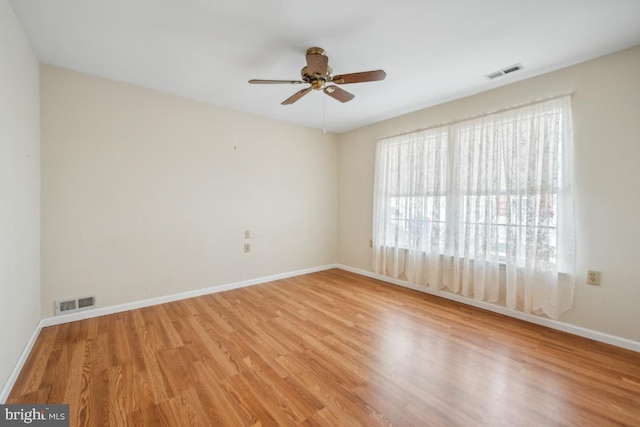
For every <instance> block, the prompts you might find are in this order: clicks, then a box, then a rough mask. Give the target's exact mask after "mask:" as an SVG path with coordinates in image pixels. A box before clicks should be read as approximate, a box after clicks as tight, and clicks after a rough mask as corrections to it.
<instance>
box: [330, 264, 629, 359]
mask: <svg viewBox="0 0 640 427" xmlns="http://www.w3.org/2000/svg"><path fill="white" fill-rule="evenodd" d="M337 268H340V269H342V270H345V271H350V272H352V273H356V274H360V275H362V276H366V277H370V278H372V279H377V280H381V281H383V282H387V283H391V284H393V285H397V286H402V287H403V288H409V289H413V290H416V291H419V292H424V293H426V294H430V295H434V296H437V297H441V298H446V299H449V300H452V301H457V302H460V303H462V304H466V305H471V306H473V307H478V308H482V309H484V310H488V311H492V312H494V313H499V314H503V315H505V316H509V317H514V318H516V319H520V320H524V321H526V322H530V323H535V324H537V325H541V326H546V327H548V328H551V329H556V330H559V331H563V332H567V333H570V334H573V335H578V336H580V337H584V338H589V339H592V340H594V341H600V342H603V343H606V344H611V345H614V346H616V347H621V348H625V349H627V350H633V351H637V352H640V342H638V341H632V340H629V339H626V338H621V337H617V336H615V335H609V334H605V333H604V332H598V331H594V330H592V329H587V328H583V327H581V326H576V325H571V324H569V323H564V322H560V321H557V320H553V319H549V318H546V317H540V316H536V315H535V314H528V313H523V312H521V311H514V310H509V309H508V308H506V307H503V306H500V305H496V304H491V303H487V302H484V301H477V300H474V299H472V298H467V297H463V296H461V295H456V294H452V293H450V292H446V291H434V290H433V289H429V288H425V287H422V286H415V285H411V284H410V283H408V282H406V281H404V280H398V279H394V278H392V277H387V276H382V275H380V274H376V273H373V272H371V271H366V270H361V269H359V268H354V267H349V266H348V265H342V264H338V266H337Z"/></svg>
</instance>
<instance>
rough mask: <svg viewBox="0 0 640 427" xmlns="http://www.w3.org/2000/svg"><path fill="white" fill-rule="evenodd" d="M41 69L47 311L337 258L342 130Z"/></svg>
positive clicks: (123, 300) (109, 302) (169, 291)
mask: <svg viewBox="0 0 640 427" xmlns="http://www.w3.org/2000/svg"><path fill="white" fill-rule="evenodd" d="M40 73H41V108H42V124H41V126H42V315H43V316H45V317H46V316H50V315H52V314H53V304H54V303H53V301H54V300H56V299H61V298H69V297H75V296H84V295H91V294H96V295H97V297H98V302H99V305H100V306H110V305H114V304H119V303H126V302H132V301H138V300H143V299H147V298H152V297H158V296H163V295H169V294H174V293H179V292H183V291H189V290H196V289H201V288H207V287H212V286H217V285H222V284H228V283H232V282H237V281H242V280H248V279H254V278H260V277H265V276H270V275H274V274H280V273H287V272H292V271H296V270H300V269H306V268H312V267H318V266H323V265H327V264H333V263H335V262H336V240H337V169H336V168H337V136H335V135H332V134H323V133H322V132H321V131H318V130H313V129H309V128H304V127H299V126H293V125H289V124H284V123H280V122H276V121H273V120H269V119H264V118H259V117H257V116H253V115H249V114H246V113H240V112H236V111H232V110H228V109H223V108H217V107H214V106H211V105H206V104H202V103H197V102H193V101H189V100H186V99H182V98H177V97H174V96H170V95H166V94H162V93H158V92H153V91H150V90H145V89H141V88H137V87H133V86H129V85H125V84H121V83H117V82H113V81H109V80H104V79H101V78H97V77H93V76H89V75H86V74H81V73H77V72H73V71H69V70H65V69H61V68H57V67H53V66H47V65H44V66H42V67H41V71H40ZM274 108H279V106H274ZM245 229H249V230H250V231H251V234H252V236H251V242H252V252H251V253H249V254H245V253H243V239H244V230H245Z"/></svg>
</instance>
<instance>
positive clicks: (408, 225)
mask: <svg viewBox="0 0 640 427" xmlns="http://www.w3.org/2000/svg"><path fill="white" fill-rule="evenodd" d="M376 156H377V157H376V174H375V184H374V189H375V197H374V230H373V242H374V251H373V266H374V271H376V272H377V273H379V274H384V275H389V276H392V277H395V278H400V279H404V280H407V281H409V282H410V283H412V284H416V285H421V286H428V287H430V288H432V289H441V288H448V289H449V290H450V291H452V292H454V293H458V294H461V295H464V296H467V297H470V298H475V299H478V300H482V301H488V302H498V301H501V302H503V303H504V304H506V306H507V307H508V308H510V309H514V310H521V311H524V312H527V313H531V312H535V313H545V314H547V315H548V316H550V317H552V318H558V317H559V316H560V315H561V314H562V313H563V312H564V311H566V310H568V309H570V308H571V304H572V300H573V286H574V282H575V279H574V276H575V272H574V269H575V231H574V208H573V191H572V176H573V167H572V161H573V135H572V123H571V109H570V97H569V96H565V97H560V98H557V99H553V100H549V101H544V102H540V103H535V104H531V105H528V106H524V107H519V108H514V109H511V110H508V111H503V112H500V113H495V114H490V115H486V116H483V117H480V118H476V119H470V120H465V121H461V122H457V123H453V124H450V125H445V126H440V127H437V128H432V129H428V130H423V131H419V132H413V133H410V134H405V135H400V136H396V137H392V138H387V139H384V140H381V141H379V143H378V146H377V154H376Z"/></svg>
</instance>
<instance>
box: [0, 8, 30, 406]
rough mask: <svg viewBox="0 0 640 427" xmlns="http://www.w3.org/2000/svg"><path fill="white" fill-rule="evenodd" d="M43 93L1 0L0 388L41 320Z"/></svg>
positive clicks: (15, 22)
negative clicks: (41, 115) (40, 93)
mask: <svg viewBox="0 0 640 427" xmlns="http://www.w3.org/2000/svg"><path fill="white" fill-rule="evenodd" d="M38 97H39V94H38V60H37V59H36V57H35V55H34V53H33V51H32V50H31V47H30V46H29V42H28V41H27V38H26V36H25V35H24V33H23V32H22V28H21V27H20V24H19V23H18V20H17V19H16V17H15V15H14V13H13V9H12V8H11V5H10V4H9V1H8V0H0V325H2V327H1V328H0V389H2V388H3V385H4V384H5V383H6V381H7V379H8V377H9V375H10V373H11V371H12V369H13V368H14V366H15V365H16V362H17V361H18V359H19V357H20V353H21V351H22V350H23V349H24V348H25V346H26V344H27V342H28V341H29V338H30V336H31V335H32V334H33V331H34V330H35V328H36V325H37V324H38V321H39V320H40V267H39V263H40V254H39V243H40V118H39V111H40V110H39V100H38ZM6 392H8V390H6ZM0 394H4V393H0ZM0 402H2V399H0Z"/></svg>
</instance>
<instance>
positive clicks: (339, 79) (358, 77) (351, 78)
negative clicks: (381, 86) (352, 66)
mask: <svg viewBox="0 0 640 427" xmlns="http://www.w3.org/2000/svg"><path fill="white" fill-rule="evenodd" d="M385 77H387V73H385V72H384V71H382V70H373V71H363V72H361V73H351V74H340V75H337V76H334V77H333V79H332V80H331V81H332V82H334V83H338V84H339V85H346V84H349V83H364V82H375V81H378V80H384V78H385Z"/></svg>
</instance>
